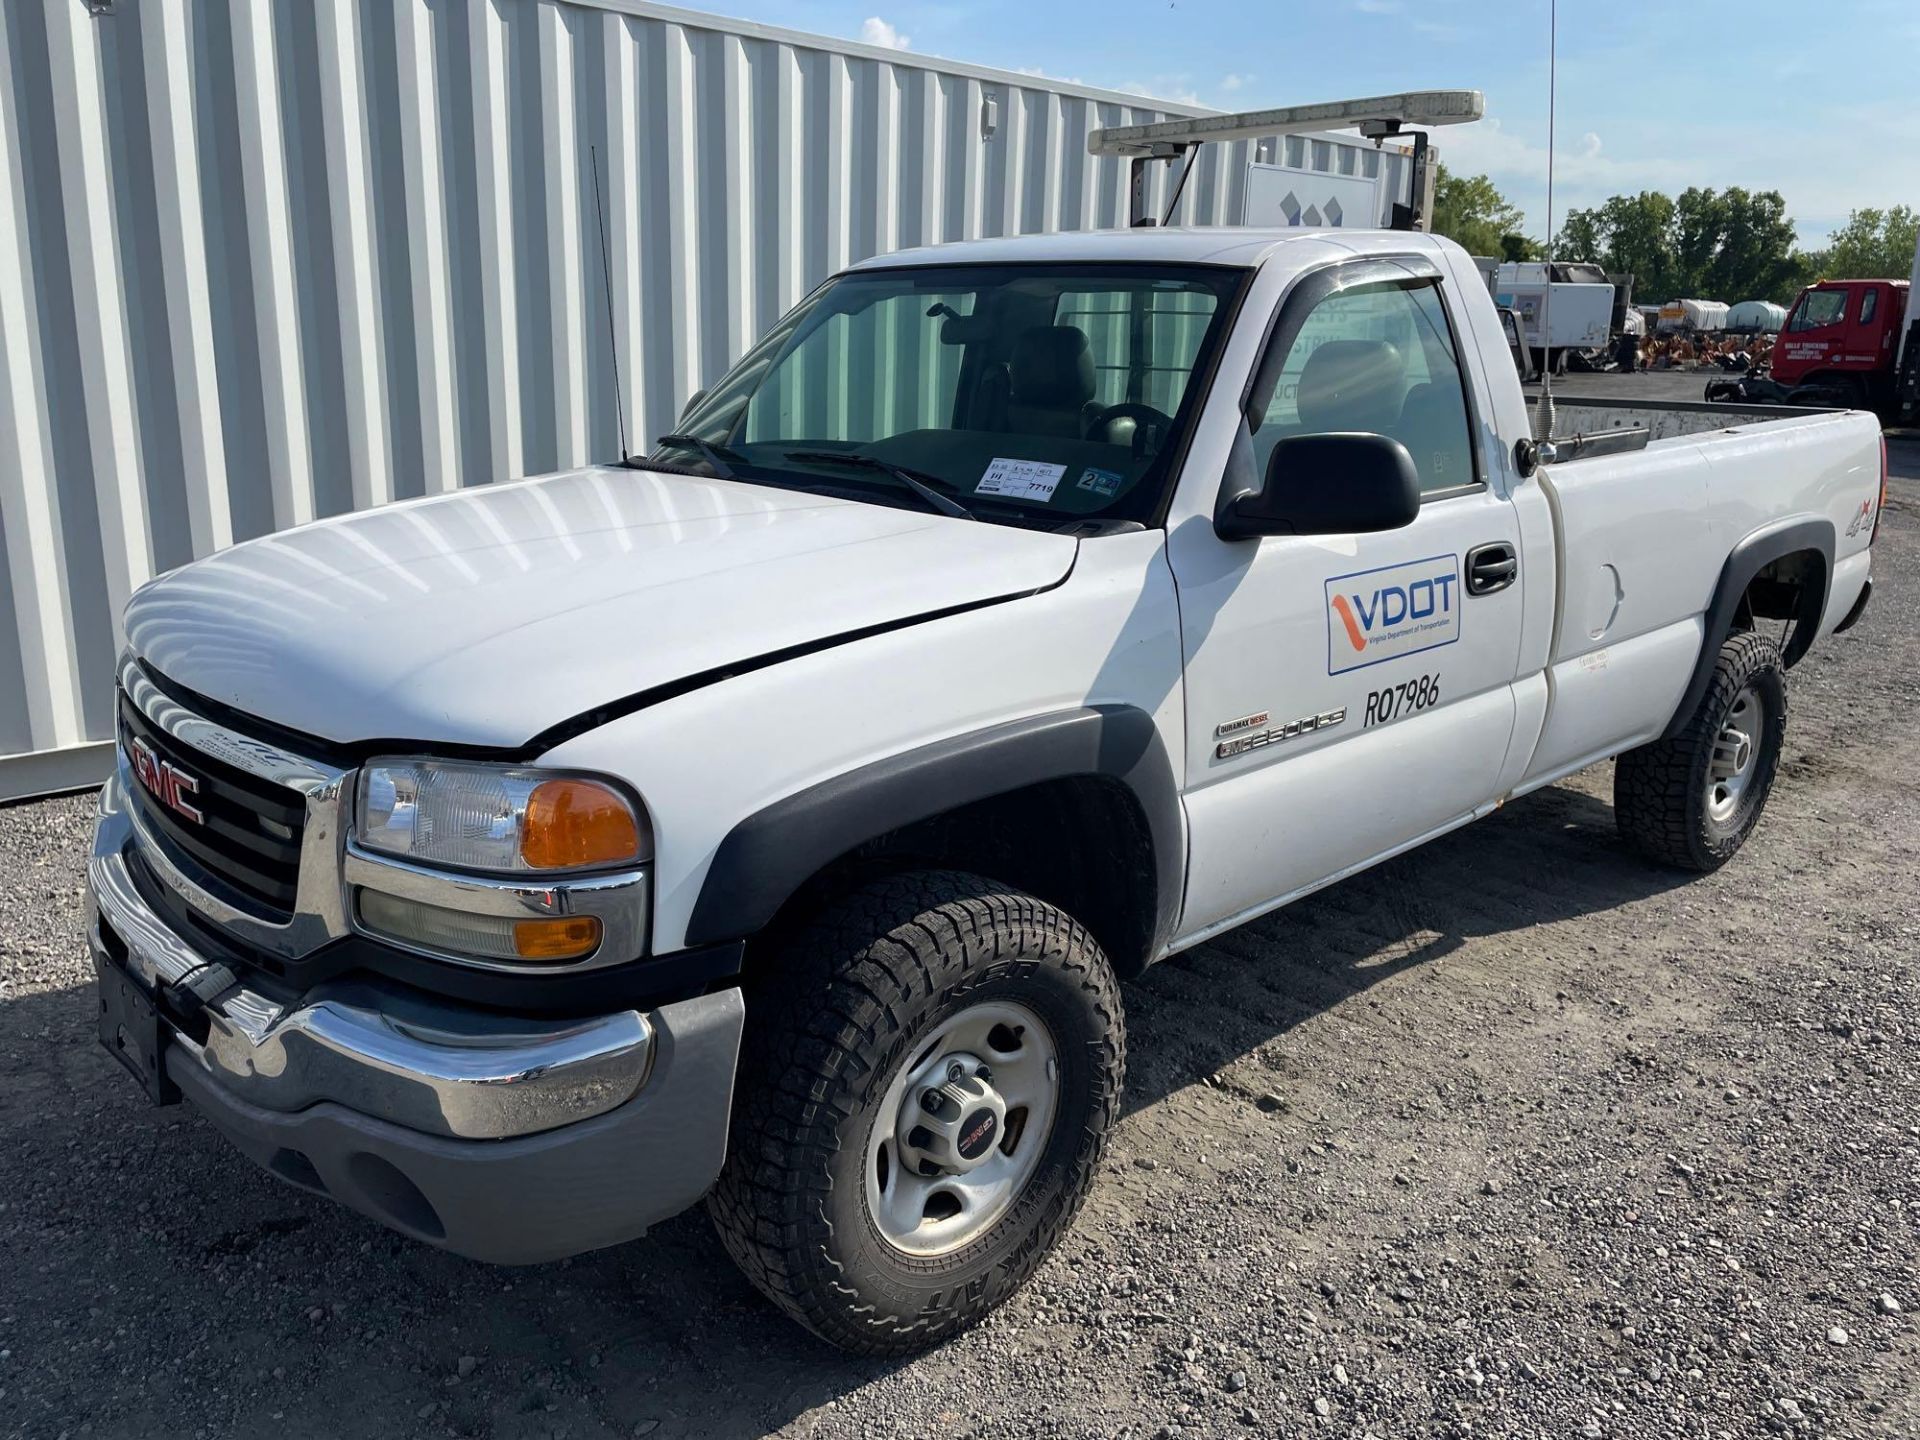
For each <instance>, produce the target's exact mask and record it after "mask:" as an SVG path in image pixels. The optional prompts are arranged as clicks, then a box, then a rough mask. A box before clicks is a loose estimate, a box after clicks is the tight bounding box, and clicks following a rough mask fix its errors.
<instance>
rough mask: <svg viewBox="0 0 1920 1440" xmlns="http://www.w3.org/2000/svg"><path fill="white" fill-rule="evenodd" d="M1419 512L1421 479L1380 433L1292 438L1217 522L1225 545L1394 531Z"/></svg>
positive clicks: (1220, 513)
mask: <svg viewBox="0 0 1920 1440" xmlns="http://www.w3.org/2000/svg"><path fill="white" fill-rule="evenodd" d="M1419 514H1420V474H1419V472H1418V471H1417V470H1415V469H1414V468H1413V457H1412V456H1411V455H1409V454H1408V453H1407V447H1406V446H1404V445H1402V444H1401V443H1400V442H1399V441H1398V440H1391V439H1389V438H1388V437H1387V436H1385V435H1371V434H1364V433H1361V432H1359V431H1339V432H1334V433H1331V434H1326V435H1293V436H1289V437H1288V438H1287V439H1285V440H1282V441H1281V442H1280V443H1279V444H1278V445H1276V446H1274V447H1273V454H1272V455H1271V456H1270V457H1269V458H1268V460H1267V474H1266V479H1265V480H1264V481H1263V482H1262V483H1261V485H1260V488H1259V489H1257V490H1252V491H1248V492H1244V493H1242V494H1239V495H1236V496H1234V497H1232V498H1231V499H1229V500H1227V501H1226V503H1225V504H1223V505H1222V506H1221V507H1220V509H1219V511H1218V513H1216V514H1215V516H1214V521H1213V528H1214V530H1215V532H1216V533H1217V534H1218V535H1219V536H1220V538H1221V539H1223V540H1245V539H1250V538H1252V537H1254V536H1258V535H1354V534H1364V533H1368V532H1372V531H1376V530H1398V529H1399V528H1400V527H1401V526H1403V525H1411V524H1412V523H1413V522H1414V520H1415V519H1416V518H1418V516H1419Z"/></svg>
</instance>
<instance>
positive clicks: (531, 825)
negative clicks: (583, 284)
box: [90, 230, 1884, 1352]
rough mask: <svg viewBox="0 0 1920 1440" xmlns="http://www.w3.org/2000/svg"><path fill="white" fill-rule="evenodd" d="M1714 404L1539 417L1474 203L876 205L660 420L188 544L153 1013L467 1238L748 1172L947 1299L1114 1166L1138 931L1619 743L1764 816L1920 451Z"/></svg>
mask: <svg viewBox="0 0 1920 1440" xmlns="http://www.w3.org/2000/svg"><path fill="white" fill-rule="evenodd" d="M1683 418H1684V417H1683ZM1693 419H1694V420H1696V421H1697V420H1700V417H1698V416H1695V417H1693ZM1702 423H1704V424H1705V425H1707V426H1711V427H1718V428H1713V429H1711V431H1710V432H1709V433H1699V434H1692V435H1686V434H1681V435H1675V436H1672V437H1671V438H1661V439H1656V440H1654V441H1653V442H1652V443H1651V444H1650V445H1648V446H1646V447H1645V448H1642V449H1640V450H1638V451H1634V452H1631V453H1619V454H1609V455H1604V456H1601V457H1599V458H1584V459H1570V458H1569V454H1570V452H1572V451H1574V450H1575V448H1576V447H1574V446H1561V447H1559V449H1558V450H1548V449H1546V448H1545V447H1542V446H1538V445H1535V444H1534V443H1533V441H1532V440H1530V439H1529V433H1528V432H1529V426H1528V416H1527V413H1526V411H1525V407H1524V405H1523V401H1522V396H1521V390H1520V386H1519V384H1518V382H1517V380H1516V378H1515V375H1514V370H1513V366H1512V364H1511V362H1510V361H1509V359H1508V355H1507V349H1506V344H1505V340H1504V337H1503V334H1502V331H1501V329H1500V324H1499V319H1498V316H1497V314H1496V312H1495V309H1494V306H1493V303H1492V301H1491V300H1490V298H1489V297H1488V294H1487V290H1486V287H1485V285H1484V284H1482V283H1481V280H1480V277H1479V275H1478V273H1477V272H1476V271H1475V269H1474V268H1473V265H1472V263H1471V261H1470V260H1469V259H1468V257H1467V256H1466V255H1465V254H1464V253H1463V252H1462V251H1460V250H1459V249H1458V248H1457V247H1455V246H1453V245H1451V244H1449V243H1447V242H1445V241H1441V240H1436V239H1432V238H1430V237H1427V236H1425V235H1420V234H1411V233H1398V232H1367V231H1357V232H1356V231H1346V230H1338V231H1331V232H1322V233H1302V232H1299V231H1287V232H1271V233H1269V232H1256V231H1244V230H1198V231H1180V230H1133V231H1120V232H1110V233H1095V234H1073V235H1054V236H1047V237H1037V238H1026V239H1007V240H985V241H979V242H969V243H963V244H956V245H949V246H944V247H940V248H938V249H932V250H922V251H913V252H908V253H903V254H897V255H891V256H886V257H884V258H880V259H876V260H873V261H869V262H867V263H865V264H862V265H859V266H856V267H855V268H853V269H852V270H849V271H847V272H846V273H844V274H841V275H838V276H836V277H834V278H833V279H832V280H830V281H828V282H827V283H826V284H824V285H823V286H821V287H820V288H819V289H818V290H817V291H815V292H814V293H813V294H812V295H811V296H809V297H808V298H807V299H806V300H805V301H804V302H803V303H802V304H801V305H800V306H799V307H798V308H797V309H796V310H795V311H794V312H793V313H792V314H791V315H789V316H787V317H786V318H785V319H784V320H782V321H781V322H780V324H779V325H778V326H777V327H775V329H774V330H773V331H772V333H771V334H769V335H768V336H767V337H766V339H765V340H763V341H762V342H761V343H760V344H759V345H758V346H756V347H755V348H754V349H753V350H752V351H751V352H750V353H749V354H748V355H747V356H746V357H745V358H744V359H743V360H742V361H741V362H740V363H739V364H738V366H736V367H735V369H734V370H733V371H732V372H731V373H730V374H729V375H728V376H727V377H726V378H725V379H723V380H722V381H720V382H719V383H718V384H717V385H715V386H714V387H713V389H711V390H710V391H707V392H706V393H704V394H703V395H701V396H698V397H696V398H695V400H694V401H693V402H692V403H691V404H690V405H689V407H688V408H687V410H686V412H685V414H684V416H683V418H682V421H681V422H680V425H679V430H680V431H681V432H682V433H681V434H680V435H678V436H676V437H672V438H667V439H663V441H662V442H660V444H659V445H658V447H657V448H656V449H655V450H654V451H653V452H652V454H651V456H650V457H646V458H638V457H636V458H634V459H632V460H630V461H628V462H625V463H624V464H620V465H607V466H597V467H593V468H589V469H584V470H578V471H574V472H570V473H566V474H560V475H552V476H547V477H544V478H540V479H534V480H526V481H521V482H517V483H513V484H500V485H490V486H485V487H482V488H476V489H471V490H466V491H463V492H460V493H458V494H451V495H439V496H432V497H428V498H424V499H419V500H414V501H410V502H407V503H402V504H396V505H392V506H388V507H386V508H383V509H380V510H375V511H372V512H368V513H364V514H355V515H345V516H340V517H338V518H335V519H330V520H325V521H322V522H320V523H318V524H314V525H309V526H306V527H304V528H302V529H299V530H294V531H290V532H288V533H284V534H279V535H274V536H270V537H268V538H265V539H260V540H256V541H253V542H251V543H248V544H243V545H238V546H236V547H234V548H233V549H231V550H228V551H226V552H225V553H223V554H220V555H217V556H214V557H212V558H210V559H207V560H203V561H200V562H198V563H196V564H193V565H189V566H187V567H185V568H184V569H181V570H179V571H176V572H174V573H173V574H170V575H168V576H166V577H164V578H162V579H160V580H157V581H155V582H154V583H153V584H151V585H149V586H147V587H146V588H145V589H143V590H142V591H141V592H140V593H139V594H138V595H137V596H136V597H135V598H134V600H133V602H132V604H131V605H130V606H129V608H128V612H127V616H126V633H127V639H128V649H127V652H126V655H125V658H124V660H123V661H122V664H121V668H120V672H119V683H120V710H119V714H120V726H121V729H120V742H121V743H120V753H119V762H120V763H119V769H118V775H117V778H116V779H114V780H113V781H112V782H111V783H109V784H108V785H107V787H106V788H105V790H104V792H103V794H102V796H101V801H100V819H99V827H98V832H97V837H96V840H95V843H94V849H93V854H92V858H91V864H90V882H91V893H92V897H93V901H94V906H93V911H92V920H93V928H92V936H91V942H92V948H93V953H94V957H95V960H96V962H97V967H98V974H99V982H100V983H99V1001H100V1014H99V1018H100V1029H101V1036H102V1039H103V1041H104V1042H105V1043H106V1045H107V1046H108V1048H109V1049H110V1050H112V1051H113V1052H114V1053H115V1054H116V1055H117V1056H118V1057H119V1058H120V1059H121V1060H122V1061H123V1062H124V1063H125V1064H126V1065H127V1066H128V1067H129V1068H130V1069H131V1070H132V1071H133V1072H134V1073H135V1074H136V1075H137V1076H138V1077H139V1078H140V1080H141V1083H142V1084H143V1085H144V1086H145V1087H146V1088H147V1090H148V1092H149V1093H150V1094H151V1095H152V1096H153V1097H154V1098H155V1099H156V1100H161V1101H167V1100H172V1099H176V1098H180V1097H184V1098H185V1099H187V1100H188V1101H191V1102H192V1104H193V1105H194V1107H195V1108H196V1109H197V1110H198V1111H199V1112H200V1113H201V1114H202V1115H204V1116H205V1117H206V1119H207V1120H208V1121H210V1122H211V1123H212V1124H213V1125H214V1126H216V1127H217V1128H218V1129H219V1130H220V1131H222V1132H223V1133H224V1134H225V1135H226V1136H228V1137H229V1138H230V1139H231V1140H232V1142H233V1143H234V1144H235V1145H236V1146H237V1147H238V1148H239V1149H240V1150H242V1151H243V1152H244V1153H245V1154H247V1155H248V1156H250V1157H252V1158H253V1159H254V1160H256V1161H257V1162H259V1163H260V1164H261V1165H263V1166H265V1167H266V1168H267V1169H268V1170H270V1171H272V1172H273V1173H274V1174H275V1175H278V1176H279V1177H281V1178H282V1179H284V1180H287V1181H289V1182H291V1183H293V1184H295V1185H298V1186H301V1187H303V1188H305V1189H307V1190H309V1191H312V1192H314V1193H316V1194H323V1195H329V1196H332V1197H334V1198H335V1199H337V1200H340V1201H342V1202H344V1203H345V1204H347V1205H349V1206H352V1207H353V1208H354V1209H356V1210H359V1211H362V1212H364V1213H365V1214H367V1215H370V1216H372V1217H374V1218H375V1219H377V1220H379V1221H382V1222H384V1223H385V1224H387V1225H389V1226H391V1227H393V1228H394V1229H396V1230H399V1231H402V1232H404V1233H406V1234H407V1235H410V1236H413V1237H416V1238H417V1239H419V1240H421V1241H424V1242H426V1243H429V1244H433V1245H439V1246H445V1247H447V1248H449V1249H451V1250H455V1251H458V1252H461V1253H464V1254H467V1255H471V1256H475V1257H479V1258H482V1259H487V1260H494V1261H500V1262H532V1261H543V1260H550V1259H554V1258H556V1257H560V1256H566V1255H572V1254H576V1253H579V1252H582V1251H586V1250H590V1249H593V1248H595V1247H599V1246H606V1245H612V1244H615V1243H617V1242H620V1241H624V1240H628V1239H631V1238H633V1237H635V1236H637V1235H639V1234H641V1233H642V1232H643V1231H644V1230H645V1229H646V1228H647V1227H648V1226H649V1225H651V1224H654V1223H655V1222H657V1221H659V1220H661V1219H663V1218H664V1217H666V1216H669V1215H672V1214H674V1213H675V1212H677V1211H680V1210H682V1209H684V1208H686V1207H688V1206H691V1205H692V1204H694V1203H695V1202H696V1201H698V1200H700V1199H701V1198H702V1197H703V1196H704V1197H706V1198H707V1202H708V1205H709V1208H710V1211H711V1213H712V1216H713V1219H714V1221H715V1223H716V1224H717V1226H718V1228H719V1231H720V1234H721V1235H722V1236H723V1237H724V1239H725V1243H726V1245H727V1248H728V1249H729V1250H730V1251H731V1253H732V1254H733V1255H734V1256H735V1257H736V1258H737V1259H738V1260H739V1262H740V1263H741V1265H742V1266H743V1267H744V1268H745V1269H746V1271H747V1273H748V1274H749V1275H750V1276H751V1277H752V1278H753V1280H754V1281H755V1282H756V1283H757V1284H758V1285H759V1286H760V1287H761V1288H762V1289H763V1290H764V1291H765V1292H766V1293H767V1294H768V1295H769V1296H770V1297H772V1299H773V1300H774V1301H775V1302H777V1303H778V1304H779V1305H780V1306H781V1307H782V1308H784V1309H785V1310H787V1311H788V1312H789V1313H791V1314H792V1315H793V1316H794V1317H795V1318H797V1319H798V1320H800V1321H802V1322H803V1323H805V1324H806V1325H808V1326H810V1327H812V1329H814V1330H815V1331H816V1332H818V1333H819V1334H820V1335H822V1336H825V1337H826V1338H828V1339H829V1340H832V1341H834V1342H836V1343H838V1344H840V1345H842V1346H845V1347H848V1348H850V1349H853V1350H858V1351H866V1352H896V1351H905V1350H909V1349H913V1348H916V1347H919V1346H923V1345H926V1344H928V1343H931V1342H934V1341H937V1340H939V1339H941V1338H942V1337H944V1336H947V1335H950V1334H952V1333H953V1332H954V1331H956V1330H957V1329H959V1328H960V1327H962V1326H964V1325H966V1324H968V1323H970V1322H972V1321H973V1320H975V1319H977V1318H978V1317H979V1316H981V1315H982V1314H983V1313H985V1312H986V1311H987V1310H988V1309H990V1308H991V1307H992V1306H993V1305H995V1304H996V1303H997V1302H999V1301H1000V1300H1002V1299H1004V1298H1005V1297H1006V1296H1007V1295H1008V1294H1009V1293H1010V1292H1011V1291H1012V1290H1013V1289H1014V1288H1016V1287H1017V1286H1018V1285H1020V1284H1021V1283H1022V1282H1023V1281H1024V1280H1025V1279H1026V1277H1027V1276H1028V1275H1030V1274H1031V1273H1032V1272H1033V1270H1034V1268H1035V1266H1036V1265H1038V1264H1039V1262H1040V1260H1041V1258H1042V1257H1043V1256H1044V1255H1045V1254H1046V1253H1047V1251H1048V1249H1049V1248H1050V1247H1051V1246H1052V1245H1053V1244H1054V1243H1055V1242H1056V1241H1057V1240H1058V1239H1059V1237H1060V1235H1061V1233H1062V1232H1063V1231H1064V1230H1065V1228H1066V1227H1067V1226H1068V1224H1069V1223H1070V1222H1071V1221H1072V1219H1073V1217H1074V1215H1075V1213H1076V1211H1077V1209H1078V1207H1079V1206H1080V1204H1081V1202H1082V1200H1083V1199H1084V1197H1085V1195H1086V1193H1087V1190H1088V1187H1089V1185H1090V1184H1091V1183H1092V1180H1093V1177H1094V1175H1095V1173H1096V1171H1097V1169H1098V1162H1099V1159H1100V1156H1101V1151H1102V1146H1103V1144H1104V1143H1105V1139H1106V1135H1107V1132H1108V1129H1109V1127H1110V1126H1111V1124H1112V1123H1113V1121H1114V1117H1115V1114H1116V1111H1117V1108H1118V1106H1119V1103H1120V1098H1121V1086H1122V1079H1123V1070H1124V1063H1125V1040H1124V1028H1123V1020H1122V1013H1121V1011H1122V1005H1121V990H1120V986H1119V981H1121V980H1123V979H1126V978H1127V977H1130V976H1134V975H1137V974H1139V973H1140V972H1141V971H1142V970H1143V969H1144V968H1145V967H1146V966H1148V965H1151V964H1152V963H1154V962H1155V961H1157V960H1161V959H1164V958H1165V957H1167V956H1169V955H1172V954H1174V953H1176V952H1178V951H1181V950H1184V949H1186V948H1187V947H1189V946H1192V945H1196V944H1199V943H1200V942H1202V941H1204V940H1206V939H1207V938H1208V937H1209V936H1212V935H1216V934H1218V933H1219V932H1221V931H1223V930H1225V929H1227V928H1229V927H1231V926H1234V925H1238V924H1240V923H1242V922H1243V921H1245V920H1247V919H1249V918H1250V917H1252V916H1256V915H1259V914H1261V913H1263V912H1265V911H1268V910H1271V909H1273V908H1274V907H1276V906H1279V905H1284V904H1286V903H1287V902H1288V901H1289V900H1292V899H1294V898H1296V897H1298V896H1300V895H1304V894H1306V893H1307V892H1309V891H1311V890H1314V889H1315V888H1317V887H1319V886H1323V885H1327V884H1329V883H1331V882H1333V881H1336V880H1338V879H1340V878H1341V877H1342V876H1345V875H1349V874H1352V873H1353V872H1355V871H1357V870H1359V869H1362V868H1363V867H1365V866H1368V865H1371V864H1374V863H1375V862H1377V861H1379V860H1381V859H1383V858H1385V857H1387V856H1390V855H1393V854H1395V853H1397V852H1400V851H1403V850H1406V849H1408V848H1409V847H1411V846H1414V845H1418V844H1420V843H1421V842H1423V841H1426V840H1430V839H1432V838H1433V837H1435V836H1437V835H1441V834H1444V833H1446V832H1448V831H1451V830H1453V829H1455V828H1457V827H1459V826H1462V825H1464V824H1466V822H1468V821H1470V820H1472V819H1474V818H1475V817H1476V816H1480V815H1484V814H1486V813H1488V812H1489V811H1491V810H1493V809H1494V808H1495V807H1496V806H1499V805H1501V804H1502V803H1504V802H1505V801H1507V800H1509V799H1511V798H1512V797H1514V796H1516V795H1521V794H1524V793H1525V792H1527V791H1529V790H1532V789H1534V788H1536V787H1538V786H1541V785H1545V784H1548V783H1549V782H1551V781H1553V780H1554V779H1555V778H1556V777H1559V776H1564V775H1566V774H1568V773H1569V772H1571V771H1574V770H1577V769H1579V768H1581V767H1582V766H1585V765H1590V764H1592V763H1593V762H1594V761H1596V760H1601V759H1604V758H1606V757H1608V756H1618V757H1619V759H1618V766H1617V771H1616V781H1615V795H1616V804H1617V810H1618V815H1619V821H1620V826H1621V829H1622V831H1623V832H1624V833H1625V835H1626V836H1627V838H1628V839H1629V840H1631V841H1633V842H1635V843H1637V844H1638V845H1639V846H1640V847H1642V848H1643V849H1644V850H1646V851H1647V852H1648V853H1649V855H1650V856H1651V857H1652V858H1653V860H1654V861H1656V862H1659V863H1664V864H1669V865H1677V866H1682V867H1687V868H1691V869H1695V870H1708V869H1712V868H1713V867H1715V866H1717V865H1719V864H1721V863H1722V862H1724V861H1726V860H1727V859H1728V858H1730V857H1731V856H1732V855H1733V854H1734V852H1735V851H1736V850H1737V849H1738V848H1739V847H1740V844H1741V842H1742V841H1743V840H1744V839H1745V838H1746V837H1747V835H1748V834H1749V832H1750V831H1751V830H1752V828H1753V826H1754V824H1755V822H1756V821H1757V820H1758V818H1759V815H1760V812H1761V808H1762V806H1763V805H1764V804H1765V802H1766V797H1767V791H1768V787H1769V786H1770V785H1771V784H1772V782H1773V779H1774V773H1775V767H1776V765H1777V763H1778V760H1779V757H1780V750H1781V741H1782V735H1783V733H1784V727H1785V725H1786V688H1785V686H1786V676H1785V672H1786V670H1787V668H1788V667H1789V666H1791V665H1792V664H1793V663H1794V662H1795V661H1796V660H1798V659H1799V658H1800V657H1801V656H1802V655H1804V654H1805V653H1806V651H1807V648H1808V647H1809V646H1810V645H1812V644H1813V643H1814V642H1815V641H1816V640H1818V639H1820V638H1822V637H1824V636H1826V635H1827V634H1829V633H1831V632H1833V631H1835V630H1839V629H1844V628H1846V626H1847V625H1848V624H1850V623H1851V622H1852V621H1853V619H1854V618H1855V617H1856V616H1857V615H1858V614H1859V612H1860V610H1861V609H1862V608H1863V606H1864V605H1865V603H1866V600H1867V596H1868V594H1869V591H1870V584H1869V566H1870V551H1869V546H1870V544H1871V542H1872V539H1873V534H1874V531H1875V528H1876V526H1877V522H1878V520H1879V509H1880V504H1881V500H1882V496H1883V486H1884V458H1883V451H1882V447H1881V443H1880V436H1879V431H1878V429H1877V427H1876V425H1875V423H1874V421H1873V419H1872V417H1870V416H1868V415H1865V414H1857V413H1847V412H1835V413H1821V414H1818V415H1812V416H1808V415H1799V416H1795V417H1793V418H1788V419H1777V420H1774V421H1772V422H1769V423H1752V424H1748V423H1740V422H1739V419H1738V417H1730V416H1728V415H1727V414H1725V413H1722V412H1715V413H1714V414H1713V415H1712V417H1711V418H1710V419H1707V420H1705V421H1704V422H1702ZM1589 454H1591V452H1589ZM1541 883H1543V884H1551V883H1552V880H1551V877H1542V881H1541ZM206 1183H207V1184H208V1186H209V1187H210V1188H211V1187H216V1186H217V1185H218V1184H219V1183H220V1182H219V1180H218V1179H217V1177H207V1179H206Z"/></svg>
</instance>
